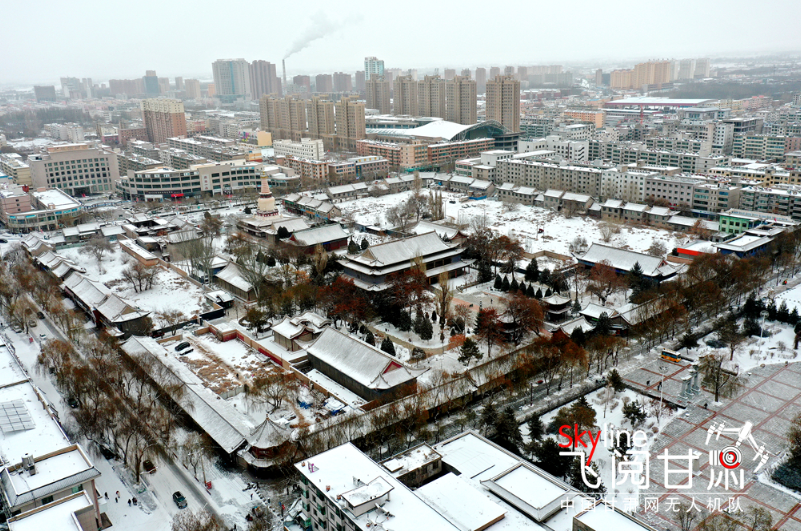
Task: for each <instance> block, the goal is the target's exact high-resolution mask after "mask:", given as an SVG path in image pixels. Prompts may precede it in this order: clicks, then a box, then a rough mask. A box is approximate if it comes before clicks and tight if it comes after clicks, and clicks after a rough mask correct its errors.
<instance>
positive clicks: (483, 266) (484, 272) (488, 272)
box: [478, 260, 492, 283]
mask: <svg viewBox="0 0 801 531" xmlns="http://www.w3.org/2000/svg"><path fill="white" fill-rule="evenodd" d="M490 280H492V268H491V267H490V265H489V262H487V261H486V260H479V261H478V281H479V282H481V283H484V282H489V281H490Z"/></svg>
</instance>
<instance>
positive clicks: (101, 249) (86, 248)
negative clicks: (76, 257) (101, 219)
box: [80, 234, 114, 272]
mask: <svg viewBox="0 0 801 531" xmlns="http://www.w3.org/2000/svg"><path fill="white" fill-rule="evenodd" d="M113 250H114V247H113V246H112V245H111V242H109V241H108V240H107V239H105V238H104V237H103V236H102V235H101V234H96V235H95V236H92V237H91V238H89V240H88V241H87V242H86V243H85V244H84V245H83V247H81V251H80V252H81V254H88V255H92V256H94V257H95V260H97V265H98V267H99V268H100V271H101V272H103V266H102V265H101V262H102V261H103V255H104V254H106V253H110V252H111V251H113Z"/></svg>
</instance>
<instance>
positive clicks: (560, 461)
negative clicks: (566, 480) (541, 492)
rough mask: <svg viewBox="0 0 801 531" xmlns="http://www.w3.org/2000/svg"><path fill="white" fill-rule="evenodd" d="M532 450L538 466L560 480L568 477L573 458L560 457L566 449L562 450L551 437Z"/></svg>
mask: <svg viewBox="0 0 801 531" xmlns="http://www.w3.org/2000/svg"><path fill="white" fill-rule="evenodd" d="M532 450H533V451H532V452H531V453H532V454H533V457H534V460H535V461H536V463H537V466H538V467H540V468H541V469H543V470H544V471H546V472H548V473H549V474H551V475H552V476H556V477H558V478H563V477H565V476H566V475H567V472H568V470H569V469H570V463H571V462H572V461H573V460H574V458H573V457H570V456H564V455H560V453H561V452H564V451H565V449H564V448H561V447H560V446H559V444H558V443H557V442H556V441H555V440H553V439H551V438H550V437H549V438H547V439H545V440H543V441H542V443H540V444H537V445H534V447H533V448H532Z"/></svg>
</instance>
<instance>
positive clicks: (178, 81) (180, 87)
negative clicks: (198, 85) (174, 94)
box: [175, 76, 184, 90]
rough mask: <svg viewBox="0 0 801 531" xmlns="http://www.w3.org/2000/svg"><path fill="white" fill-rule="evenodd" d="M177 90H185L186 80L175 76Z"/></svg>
mask: <svg viewBox="0 0 801 531" xmlns="http://www.w3.org/2000/svg"><path fill="white" fill-rule="evenodd" d="M175 90H184V78H182V77H181V76H175Z"/></svg>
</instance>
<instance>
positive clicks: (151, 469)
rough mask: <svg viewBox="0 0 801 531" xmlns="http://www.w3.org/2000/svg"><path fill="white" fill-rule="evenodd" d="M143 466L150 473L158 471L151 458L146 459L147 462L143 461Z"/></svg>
mask: <svg viewBox="0 0 801 531" xmlns="http://www.w3.org/2000/svg"><path fill="white" fill-rule="evenodd" d="M142 468H144V469H145V472H147V473H148V474H155V473H156V466H155V465H154V464H153V461H151V460H150V459H145V462H144V463H142Z"/></svg>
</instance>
